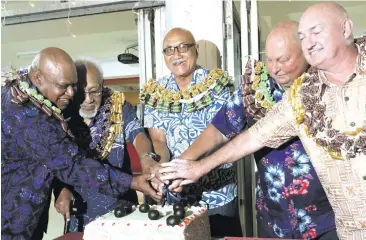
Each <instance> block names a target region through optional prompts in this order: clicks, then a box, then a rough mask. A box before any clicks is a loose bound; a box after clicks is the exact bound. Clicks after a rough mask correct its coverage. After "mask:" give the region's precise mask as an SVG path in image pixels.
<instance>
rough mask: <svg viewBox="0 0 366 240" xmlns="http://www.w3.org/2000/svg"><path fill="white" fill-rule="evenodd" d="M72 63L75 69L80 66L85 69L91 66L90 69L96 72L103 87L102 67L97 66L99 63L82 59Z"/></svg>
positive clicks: (90, 59)
mask: <svg viewBox="0 0 366 240" xmlns="http://www.w3.org/2000/svg"><path fill="white" fill-rule="evenodd" d="M74 63H75V66H76V68H78V67H80V66H85V67H87V66H91V67H94V68H95V69H96V70H97V72H98V75H99V80H100V83H101V85H102V86H103V83H104V77H103V75H104V73H103V69H102V67H101V66H100V65H99V63H98V62H97V61H95V60H94V59H92V58H87V57H83V58H80V59H77V60H75V61H74Z"/></svg>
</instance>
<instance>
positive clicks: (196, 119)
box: [144, 67, 237, 209]
mask: <svg viewBox="0 0 366 240" xmlns="http://www.w3.org/2000/svg"><path fill="white" fill-rule="evenodd" d="M208 73H209V71H208V70H207V69H203V68H201V67H197V69H196V70H195V72H194V74H193V79H192V81H191V83H190V86H194V85H196V84H197V83H200V82H202V81H203V80H204V78H205V77H207V75H208ZM159 83H160V84H161V85H162V86H164V87H165V88H166V89H169V90H173V91H178V90H179V88H178V85H177V83H176V81H175V78H174V75H173V74H170V75H168V76H166V77H163V78H161V79H159ZM213 95H214V96H213V98H214V102H213V103H212V104H211V105H209V106H207V107H205V108H203V109H201V110H199V111H194V112H192V113H188V112H186V105H185V104H183V106H182V110H181V112H179V113H168V112H160V111H159V110H156V109H152V108H150V107H148V106H146V107H145V117H144V121H145V127H146V128H159V129H162V130H163V131H164V132H165V135H166V139H167V145H168V148H169V151H170V152H171V158H172V159H174V158H178V157H179V156H180V155H181V154H182V153H183V152H184V151H185V150H186V149H187V148H188V147H189V146H190V145H191V144H192V143H193V142H194V140H196V139H197V138H198V136H199V135H200V134H201V133H202V132H203V131H204V130H205V128H206V127H207V125H208V124H209V123H210V122H211V120H212V119H213V117H214V116H215V115H216V113H217V112H218V111H219V109H220V108H221V106H222V105H223V103H224V102H225V101H226V100H227V99H228V98H229V96H230V90H229V89H228V88H225V89H224V90H223V91H222V92H221V94H220V95H217V94H215V93H213ZM234 167H235V166H233V164H225V165H222V166H221V167H220V169H221V170H220V169H217V170H214V171H211V172H210V173H209V174H207V175H206V176H204V177H202V178H201V179H200V181H199V182H198V183H197V184H196V186H194V188H197V189H202V188H201V187H202V186H205V187H204V189H205V191H204V192H203V193H202V192H200V193H199V191H198V190H194V191H195V192H196V194H197V195H198V194H200V195H202V200H203V201H205V202H206V203H208V204H209V208H211V209H213V208H217V207H220V206H223V205H225V204H227V203H229V202H231V201H232V200H234V198H235V197H236V196H237V187H236V180H235V179H236V171H235V168H234ZM223 169H226V170H227V171H223ZM198 185H200V186H198ZM212 189H214V190H212ZM192 191H193V190H192Z"/></svg>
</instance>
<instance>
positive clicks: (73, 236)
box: [55, 232, 280, 240]
mask: <svg viewBox="0 0 366 240" xmlns="http://www.w3.org/2000/svg"><path fill="white" fill-rule="evenodd" d="M82 239H83V233H81V232H75V233H67V234H65V235H63V236H61V237H58V238H56V239H55V240H82ZM132 240H133V239H132ZM212 240H276V239H274V238H250V237H241V238H239V237H225V238H212ZM278 240H280V239H278Z"/></svg>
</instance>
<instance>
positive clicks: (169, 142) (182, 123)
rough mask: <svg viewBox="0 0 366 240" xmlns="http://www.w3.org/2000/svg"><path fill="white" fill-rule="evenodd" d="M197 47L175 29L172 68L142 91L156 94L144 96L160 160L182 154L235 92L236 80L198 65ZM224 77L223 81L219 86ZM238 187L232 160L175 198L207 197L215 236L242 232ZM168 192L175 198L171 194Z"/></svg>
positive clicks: (169, 47)
mask: <svg viewBox="0 0 366 240" xmlns="http://www.w3.org/2000/svg"><path fill="white" fill-rule="evenodd" d="M198 51H199V48H198V45H197V44H196V40H195V39H194V37H193V35H192V33H191V32H190V31H188V30H186V29H182V28H173V29H171V30H170V31H169V32H168V33H167V35H166V36H165V38H164V41H163V54H164V60H165V63H166V66H167V67H168V69H169V70H170V72H171V73H170V74H169V75H168V76H165V77H162V78H160V79H158V80H156V81H154V84H155V85H153V83H148V84H147V85H145V87H144V89H149V91H152V89H155V90H153V91H154V94H152V93H151V92H149V93H148V92H146V91H144V92H143V93H142V96H145V95H151V96H152V97H150V98H142V102H144V103H145V105H146V107H145V117H144V119H145V127H146V128H148V129H149V133H150V136H151V139H152V142H153V146H154V150H155V152H156V153H157V154H158V155H160V156H161V161H160V162H168V161H170V160H171V159H174V158H177V157H179V156H180V155H181V154H182V153H183V152H184V151H185V150H186V149H187V148H188V147H189V146H190V145H191V144H192V143H193V142H194V141H195V140H196V138H197V137H198V136H199V135H200V134H201V133H202V132H203V131H204V129H205V128H206V127H207V125H208V124H209V123H210V122H211V120H212V118H213V117H214V116H215V114H216V113H217V111H218V110H219V109H220V108H221V106H222V105H223V104H224V102H225V101H226V100H227V99H228V98H229V96H230V94H231V86H232V85H231V84H232V83H231V82H230V81H229V79H228V77H227V76H226V75H224V72H223V71H222V70H214V71H211V72H210V71H209V70H207V69H204V68H202V67H201V66H198V65H197V58H198ZM208 76H210V77H211V76H212V80H213V82H211V81H208V79H207V78H208ZM221 76H222V77H223V79H224V81H222V82H221V83H220V84H219V85H218V86H217V87H215V88H214V85H213V84H216V82H218V79H220V78H221ZM154 86H155V87H156V88H154ZM199 94H200V95H199ZM198 95H199V96H198ZM155 96H156V99H155ZM152 172H156V170H152ZM215 179H219V181H216V180H215ZM236 189H237V187H236V171H235V166H233V165H232V164H227V165H223V166H220V168H219V169H217V170H215V171H212V172H210V173H209V174H207V175H206V176H204V177H203V178H202V179H201V181H200V182H199V183H198V184H195V185H194V186H190V187H189V189H186V193H185V195H186V197H185V198H184V199H179V198H178V199H175V200H174V201H183V202H184V203H186V204H188V203H190V204H193V203H194V202H195V201H199V200H202V202H201V203H203V202H204V204H205V206H207V207H208V209H209V210H208V213H209V219H210V226H211V234H212V236H215V237H220V236H222V237H223V236H241V235H242V233H241V226H240V219H239V215H238V206H237V200H236V196H237V191H236ZM187 195H188V196H189V197H188V196H187ZM169 196H170V197H169V199H174V198H176V197H175V195H173V194H170V193H169ZM168 203H169V204H172V203H173V201H171V202H168Z"/></svg>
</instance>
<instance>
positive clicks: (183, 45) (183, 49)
mask: <svg viewBox="0 0 366 240" xmlns="http://www.w3.org/2000/svg"><path fill="white" fill-rule="evenodd" d="M194 45H196V44H195V43H181V44H179V45H178V46H175V47H166V48H164V49H163V53H164V54H165V56H171V55H173V54H174V52H175V49H177V51H178V52H179V53H185V52H187V51H188V49H190V48H191V47H193V46H194Z"/></svg>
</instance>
